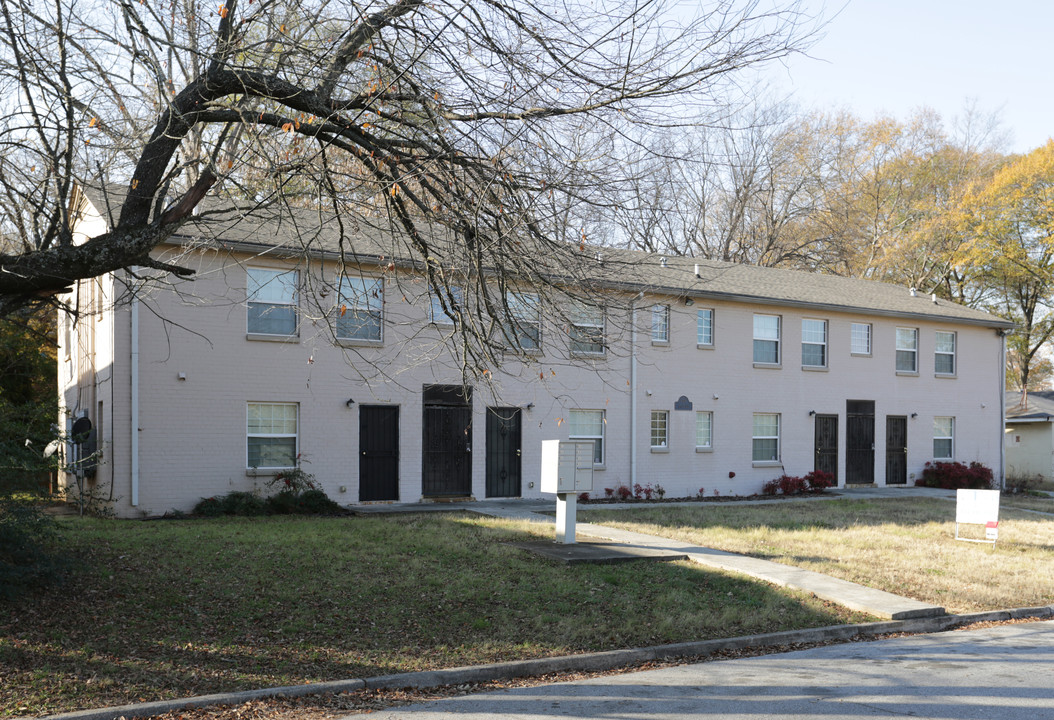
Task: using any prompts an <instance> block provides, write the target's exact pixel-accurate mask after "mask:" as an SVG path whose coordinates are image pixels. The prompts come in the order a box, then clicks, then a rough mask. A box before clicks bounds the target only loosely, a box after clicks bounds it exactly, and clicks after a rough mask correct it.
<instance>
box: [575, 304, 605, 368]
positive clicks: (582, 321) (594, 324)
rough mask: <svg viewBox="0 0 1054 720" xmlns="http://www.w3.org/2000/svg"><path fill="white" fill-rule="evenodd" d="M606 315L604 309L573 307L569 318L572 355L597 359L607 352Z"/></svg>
mask: <svg viewBox="0 0 1054 720" xmlns="http://www.w3.org/2000/svg"><path fill="white" fill-rule="evenodd" d="M604 315H605V313H604V308H602V307H596V306H593V305H585V304H582V303H576V304H575V305H574V306H572V308H571V314H570V318H569V319H570V322H571V327H570V342H571V354H572V355H586V356H594V357H596V356H600V355H604V354H605V353H606V352H607V345H606V342H605V339H606V336H605V328H604ZM596 347H599V349H595V348H596Z"/></svg>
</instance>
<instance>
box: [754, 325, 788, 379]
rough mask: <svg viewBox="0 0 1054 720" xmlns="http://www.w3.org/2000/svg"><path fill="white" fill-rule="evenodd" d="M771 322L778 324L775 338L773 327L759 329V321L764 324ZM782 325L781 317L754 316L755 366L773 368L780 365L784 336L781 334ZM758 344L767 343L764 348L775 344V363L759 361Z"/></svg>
mask: <svg viewBox="0 0 1054 720" xmlns="http://www.w3.org/2000/svg"><path fill="white" fill-rule="evenodd" d="M769 320H775V322H776V328H775V337H773V336H772V328H771V327H760V328H759V327H758V322H759V321H764V322H766V323H767V321H769ZM782 325H783V318H781V317H780V316H779V315H763V314H760V313H755V314H754V355H753V357H754V364H755V365H768V366H771V367H775V366H777V365H779V364H780V359H781V348H780V341H781V337H782V334H783V333H782V332H781V330H782ZM758 343H765V345H764V346H762V347H767V346H768V345H769V344H773V345H774V346H775V348H776V359H775V360H774V361H773V360H759V359H758V349H759V345H758Z"/></svg>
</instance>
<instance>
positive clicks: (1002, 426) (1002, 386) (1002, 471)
mask: <svg viewBox="0 0 1054 720" xmlns="http://www.w3.org/2000/svg"><path fill="white" fill-rule="evenodd" d="M999 341H1000V345H1001V352H1000V356H1001V357H1000V363H999V378H1000V382H999V488H1000V489H1001V490H1005V489H1006V331H1005V330H1000V331H999Z"/></svg>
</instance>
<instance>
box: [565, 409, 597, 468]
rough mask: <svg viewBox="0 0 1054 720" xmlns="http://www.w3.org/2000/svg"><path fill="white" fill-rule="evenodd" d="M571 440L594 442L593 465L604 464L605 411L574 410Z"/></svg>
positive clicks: (570, 433)
mask: <svg viewBox="0 0 1054 720" xmlns="http://www.w3.org/2000/svg"><path fill="white" fill-rule="evenodd" d="M569 425H570V428H569V430H568V438H569V439H570V440H592V441H593V464H594V465H603V464H604V425H605V423H604V411H603V410H572V411H571V412H570V423H569Z"/></svg>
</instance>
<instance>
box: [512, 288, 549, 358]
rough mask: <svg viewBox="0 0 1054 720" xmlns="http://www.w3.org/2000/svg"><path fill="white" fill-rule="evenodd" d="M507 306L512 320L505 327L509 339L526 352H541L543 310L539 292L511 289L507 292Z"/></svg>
mask: <svg viewBox="0 0 1054 720" xmlns="http://www.w3.org/2000/svg"><path fill="white" fill-rule="evenodd" d="M505 306H506V308H508V312H509V319H510V320H511V322H512V325H511V327H507V328H506V329H505V333H506V334H507V335H508V339H509V340H511V341H512V342H513V343H515V346H516V347H517V348H518V349H520V350H523V351H525V352H530V353H536V352H541V349H542V317H541V314H542V311H541V301H540V299H539V297H538V294H537V293H527V292H524V293H521V292H514V291H509V292H507V293H506V294H505ZM532 330H533V332H532Z"/></svg>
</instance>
